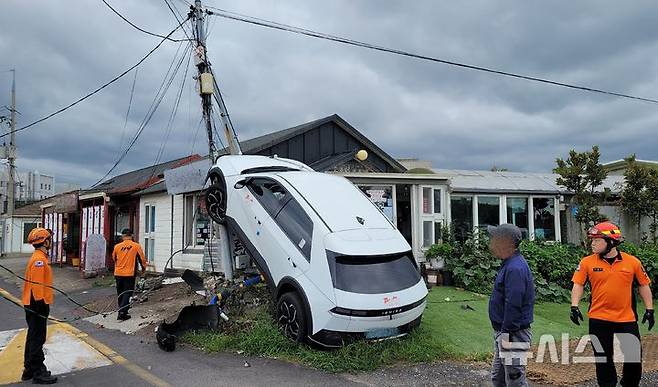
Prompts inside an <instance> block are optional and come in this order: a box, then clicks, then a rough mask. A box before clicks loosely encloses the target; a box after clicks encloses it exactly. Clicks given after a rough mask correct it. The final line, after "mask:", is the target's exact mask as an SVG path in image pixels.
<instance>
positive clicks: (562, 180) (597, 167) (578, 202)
mask: <svg viewBox="0 0 658 387" xmlns="http://www.w3.org/2000/svg"><path fill="white" fill-rule="evenodd" d="M600 157H601V153H600V152H599V147H598V146H596V145H595V146H593V147H592V150H591V151H586V152H576V151H575V150H574V149H572V150H571V151H569V157H568V158H567V159H566V160H564V159H561V158H557V159H556V160H555V162H556V164H557V167H556V168H555V169H553V172H554V173H556V174H558V175H560V176H559V177H558V178H557V180H556V182H557V184H558V185H561V186H563V187H565V188H566V189H568V190H569V191H571V192H573V194H574V197H573V202H572V204H573V205H575V206H576V209H577V210H576V211H575V218H576V221H577V222H578V224H579V225H580V230H581V237H582V236H584V235H583V234H582V233H583V231H584V229H585V226H587V227H589V226H591V225H593V224H594V223H596V222H598V221H600V220H602V219H603V218H604V217H603V216H602V215H601V214H600V213H599V209H598V206H597V205H598V203H599V202H600V201H601V200H602V198H603V197H604V193H602V192H601V191H599V190H597V188H598V187H600V186H601V184H602V183H603V180H605V178H606V177H607V176H608V172H607V171H606V170H605V168H603V166H602V165H601V164H599V158H600ZM582 239H583V242H584V238H582Z"/></svg>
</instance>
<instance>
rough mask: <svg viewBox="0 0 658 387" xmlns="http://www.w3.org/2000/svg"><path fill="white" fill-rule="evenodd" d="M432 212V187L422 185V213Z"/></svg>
mask: <svg viewBox="0 0 658 387" xmlns="http://www.w3.org/2000/svg"><path fill="white" fill-rule="evenodd" d="M431 213H432V188H430V187H423V214H431Z"/></svg>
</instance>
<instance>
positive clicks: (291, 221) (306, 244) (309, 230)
mask: <svg viewBox="0 0 658 387" xmlns="http://www.w3.org/2000/svg"><path fill="white" fill-rule="evenodd" d="M276 222H277V224H278V225H279V227H281V229H282V230H283V232H284V233H285V234H286V235H287V236H288V238H289V239H290V241H291V242H292V243H293V244H294V245H295V246H297V248H298V249H299V251H301V252H302V254H304V257H305V258H306V260H307V261H309V262H310V261H311V242H312V239H313V221H311V218H309V217H308V215H307V214H306V212H305V211H304V209H303V208H302V206H300V205H299V203H297V201H296V200H294V199H290V200H289V201H288V203H286V205H285V206H284V207H283V208H282V209H281V211H279V215H277V217H276Z"/></svg>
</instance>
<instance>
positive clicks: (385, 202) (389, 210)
mask: <svg viewBox="0 0 658 387" xmlns="http://www.w3.org/2000/svg"><path fill="white" fill-rule="evenodd" d="M359 189H360V190H361V191H363V193H364V194H365V195H366V196H367V197H368V198H369V199H370V201H371V202H373V203H374V204H375V205H376V206H377V207H378V208H379V209H380V210H381V211H382V212H383V213H384V215H386V217H387V218H388V220H390V221H391V222H392V221H393V186H391V185H379V186H377V185H362V186H359Z"/></svg>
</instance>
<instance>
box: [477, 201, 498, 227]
mask: <svg viewBox="0 0 658 387" xmlns="http://www.w3.org/2000/svg"><path fill="white" fill-rule="evenodd" d="M499 224H500V198H499V197H498V196H478V227H480V228H483V229H486V227H487V226H497V225H499Z"/></svg>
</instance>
